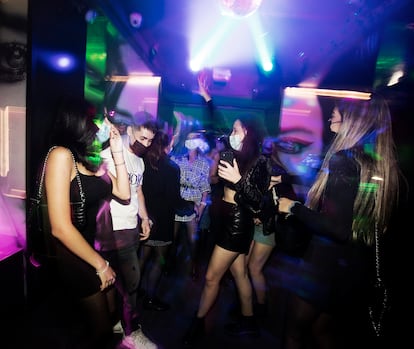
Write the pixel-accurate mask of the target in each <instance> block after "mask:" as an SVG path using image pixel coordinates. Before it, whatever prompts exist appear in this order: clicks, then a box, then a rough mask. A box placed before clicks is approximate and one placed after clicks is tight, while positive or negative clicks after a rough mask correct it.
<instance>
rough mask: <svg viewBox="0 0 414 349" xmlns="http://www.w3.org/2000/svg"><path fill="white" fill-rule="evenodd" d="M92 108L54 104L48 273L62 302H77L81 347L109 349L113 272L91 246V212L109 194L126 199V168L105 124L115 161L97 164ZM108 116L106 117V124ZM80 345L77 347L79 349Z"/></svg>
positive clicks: (48, 185) (116, 138) (112, 133)
mask: <svg viewBox="0 0 414 349" xmlns="http://www.w3.org/2000/svg"><path fill="white" fill-rule="evenodd" d="M94 118H95V114H94V108H93V107H92V106H91V105H89V104H88V103H86V102H85V101H84V100H81V101H79V100H73V99H69V100H65V101H64V102H62V103H61V104H60V106H59V108H58V112H57V115H56V123H55V128H54V131H53V133H52V143H51V144H52V145H53V146H55V147H54V148H53V149H52V150H51V151H50V153H49V156H48V158H47V163H46V171H45V177H44V183H45V193H46V198H47V204H48V214H49V220H50V226H51V232H52V236H53V237H52V240H53V242H54V246H55V254H56V271H57V275H50V277H53V280H54V281H55V280H58V281H59V282H60V285H61V286H62V288H61V290H62V292H65V295H63V294H62V295H61V297H62V300H61V301H62V302H63V303H65V305H66V303H67V302H68V300H69V301H70V302H71V304H73V305H75V306H76V305H80V311H81V313H80V316H81V317H80V319H82V320H85V321H86V324H87V325H88V326H87V327H86V328H87V335H88V336H87V337H88V338H87V340H86V343H82V344H81V345H84V347H85V348H109V347H111V345H114V343H113V341H111V337H112V325H113V324H112V323H111V321H112V319H111V315H112V314H111V310H114V309H111V306H112V305H113V304H114V303H111V302H110V299H112V301H113V300H114V298H112V297H114V295H115V294H114V288H113V284H114V282H115V277H116V275H115V272H114V270H113V269H112V268H111V266H110V265H109V263H108V262H107V261H105V259H104V258H103V257H102V256H101V255H100V254H99V253H98V252H97V251H96V250H95V249H94V240H95V234H96V217H97V215H98V212H99V210H100V208H101V206H102V205H103V203H104V202H105V201H109V200H110V199H111V197H112V195H114V196H116V197H118V198H119V199H120V200H129V198H130V190H129V181H128V173H127V171H126V168H125V161H124V158H123V154H122V140H121V137H120V135H119V132H118V130H117V129H116V128H115V127H114V126H113V125H109V127H107V128H106V130H107V131H106V132H105V135H102V134H101V135H100V136H101V137H100V138H101V140H102V141H104V140H106V139H108V138H109V143H110V147H111V152H112V156H113V159H114V162H115V165H116V177H115V176H113V175H111V174H110V173H109V172H108V171H106V170H105V168H103V167H102V166H101V164H102V161H101V159H100V157H99V150H100V143H99V142H98V140H97V132H98V131H99V128H98V126H97V125H96V124H95V122H94ZM107 122H108V121H107V120H105V123H107ZM77 172H79V180H80V183H81V185H82V189H83V192H84V194H85V215H86V222H85V224H84V225H83V226H82V227H75V223H74V222H73V221H72V217H71V202H74V201H79V182H78V180H77V175H76V174H77ZM72 302H73V303H72ZM81 347H82V348H83V346H79V348H81Z"/></svg>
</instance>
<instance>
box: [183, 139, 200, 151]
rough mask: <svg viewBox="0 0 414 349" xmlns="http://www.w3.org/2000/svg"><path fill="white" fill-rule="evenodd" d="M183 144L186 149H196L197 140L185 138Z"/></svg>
mask: <svg viewBox="0 0 414 349" xmlns="http://www.w3.org/2000/svg"><path fill="white" fill-rule="evenodd" d="M184 146H185V147H186V148H187V149H188V150H194V149H197V147H198V142H197V140H196V139H187V140H186V141H185V143H184Z"/></svg>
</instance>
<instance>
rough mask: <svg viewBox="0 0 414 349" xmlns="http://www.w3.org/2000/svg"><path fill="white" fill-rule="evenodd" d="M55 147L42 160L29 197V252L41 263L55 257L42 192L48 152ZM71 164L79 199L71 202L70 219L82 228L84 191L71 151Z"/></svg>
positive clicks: (84, 223) (78, 227)
mask: <svg viewBox="0 0 414 349" xmlns="http://www.w3.org/2000/svg"><path fill="white" fill-rule="evenodd" d="M54 148H56V147H55V146H54V147H52V148H50V149H49V151H48V153H47V155H46V157H45V160H44V162H43V167H42V172H41V174H40V178H39V180H38V185H37V190H36V196H35V197H33V198H30V209H29V215H28V233H29V234H30V239H29V241H30V250H31V251H30V252H31V253H32V255H33V257H34V258H35V259H36V260H37V261H38V262H39V263H42V262H44V261H45V260H48V259H49V258H53V257H55V248H54V238H53V236H52V233H51V227H50V221H49V213H48V204H47V198H46V195H45V192H44V188H43V187H44V178H45V171H46V163H47V159H48V158H49V154H50V152H51V151H52V150H53V149H54ZM71 155H72V159H73V164H74V166H75V170H76V181H77V182H78V186H79V201H76V202H71V203H70V205H71V219H72V223H73V225H74V226H75V227H76V228H77V229H82V228H83V227H85V225H86V211H85V193H84V192H83V188H82V182H81V179H80V175H79V170H78V166H77V163H76V161H75V157H74V156H73V153H72V152H71Z"/></svg>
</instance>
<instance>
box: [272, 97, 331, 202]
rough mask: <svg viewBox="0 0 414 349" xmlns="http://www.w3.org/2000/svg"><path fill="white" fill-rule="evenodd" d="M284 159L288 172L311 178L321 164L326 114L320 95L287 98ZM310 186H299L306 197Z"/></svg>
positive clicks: (282, 139) (281, 136) (282, 127)
mask: <svg viewBox="0 0 414 349" xmlns="http://www.w3.org/2000/svg"><path fill="white" fill-rule="evenodd" d="M279 127H280V131H279V135H278V138H279V145H280V149H281V150H280V153H279V155H280V158H281V160H282V161H283V163H284V165H285V166H286V167H287V169H288V171H289V172H290V173H292V174H297V175H300V176H302V177H303V178H304V179H305V181H306V179H307V180H309V179H311V178H312V177H313V176H314V175H315V173H316V171H317V169H318V168H319V165H320V158H321V156H322V149H323V116H322V109H321V106H320V104H319V101H318V98H317V96H316V95H309V96H289V95H286V94H285V96H284V97H283V103H282V109H281V115H280V124H279ZM307 189H308V188H307V187H297V188H296V190H297V191H298V194H299V195H301V196H305V195H306V192H307Z"/></svg>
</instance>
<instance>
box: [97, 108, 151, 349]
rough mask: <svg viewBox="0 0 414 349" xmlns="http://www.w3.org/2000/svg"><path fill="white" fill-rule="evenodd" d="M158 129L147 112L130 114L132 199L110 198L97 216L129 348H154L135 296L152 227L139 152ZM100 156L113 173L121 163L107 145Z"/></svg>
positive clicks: (127, 141) (127, 148)
mask: <svg viewBox="0 0 414 349" xmlns="http://www.w3.org/2000/svg"><path fill="white" fill-rule="evenodd" d="M109 118H110V120H111V119H112V120H111V121H112V122H113V123H114V124H115V125H116V113H115V114H113V115H112V118H111V114H110V115H109ZM125 122H126V121H125V118H124V119H123V123H125ZM157 129H158V128H157V123H156V121H155V118H154V117H153V116H152V115H151V114H149V113H146V112H138V113H137V114H135V115H134V117H133V118H131V122H130V124H128V125H127V128H126V133H125V134H124V135H123V136H122V137H123V140H124V147H123V154H124V159H125V164H126V168H127V171H128V176H129V182H130V185H131V199H130V201H129V202H119V201H117V200H116V199H112V200H111V201H110V203H109V205H107V207H106V209H104V210H101V212H100V213H99V214H98V217H97V238H96V243H95V246H96V248H97V250H99V251H100V252H101V253H102V255H103V256H104V257H105V258H106V259H107V260H108V261H109V262H110V264H111V266H112V267H113V269H114V270H115V272H116V273H117V276H118V277H117V281H116V283H115V287H116V288H117V290H118V291H119V294H120V298H122V314H121V323H122V327H123V329H124V332H125V337H124V339H123V342H122V343H123V345H125V346H126V347H128V348H138V347H139V348H156V345H155V344H154V343H152V342H151V341H150V340H149V339H148V338H147V337H146V336H145V335H144V334H143V332H142V330H141V326H140V324H139V323H138V314H137V304H136V299H137V291H138V286H139V282H140V277H141V275H140V267H139V263H138V256H137V250H138V247H139V243H140V240H146V239H148V237H149V234H150V230H151V226H150V220H149V217H148V214H147V209H146V206H145V198H144V194H143V192H142V187H141V186H142V176H143V173H144V169H145V168H144V161H143V159H142V156H143V155H144V154H145V151H146V149H147V148H148V147H149V146H150V145H151V142H152V140H153V138H154V136H155V133H156V132H157ZM101 156H102V158H103V160H104V162H105V163H106V165H107V166H108V169H109V171H110V172H111V173H113V174H115V173H116V172H115V167H116V166H117V165H120V164H117V163H114V162H113V160H112V156H111V153H110V149H109V147H108V148H106V149H104V150H103V151H102V152H101ZM139 224H140V225H141V227H139Z"/></svg>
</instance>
